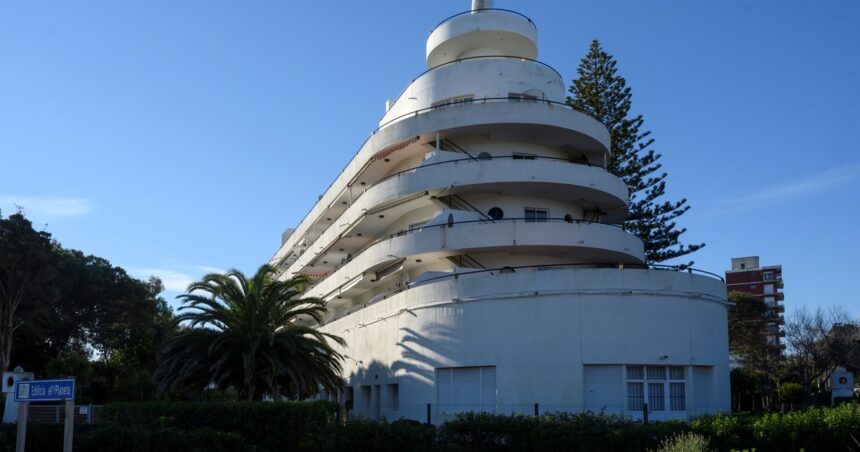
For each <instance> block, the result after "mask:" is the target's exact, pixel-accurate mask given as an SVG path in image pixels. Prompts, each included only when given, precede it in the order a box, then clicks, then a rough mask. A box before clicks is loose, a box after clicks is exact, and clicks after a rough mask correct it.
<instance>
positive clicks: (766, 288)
mask: <svg viewBox="0 0 860 452" xmlns="http://www.w3.org/2000/svg"><path fill="white" fill-rule="evenodd" d="M764 293H773V284H765V285H764Z"/></svg>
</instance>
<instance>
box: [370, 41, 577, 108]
mask: <svg viewBox="0 0 860 452" xmlns="http://www.w3.org/2000/svg"><path fill="white" fill-rule="evenodd" d="M490 66H493V67H490ZM487 73H492V74H498V73H504V74H508V77H504V78H499V77H495V78H493V80H492V81H493V83H488V82H489V79H488V77H487ZM511 74H516V76H511ZM452 81H456V83H453V82H452ZM524 86H529V87H530V89H523V87H524ZM476 88H477V89H478V90H479V91H477V92H476V91H475V89H476ZM565 90H566V88H565V86H564V80H563V77H562V76H561V74H560V73H559V72H558V71H557V70H556V69H555V68H554V67H552V66H550V65H549V64H546V63H544V62H541V61H538V60H535V59H531V58H522V57H512V56H507V55H484V56H474V57H466V58H458V59H456V60H454V61H449V62H446V63H442V64H440V65H438V66H434V67H432V68H430V69H427V70H426V71H424V72H422V73H421V74H419V75H418V76H417V77H415V78H413V79H412V81H411V82H409V84H408V85H406V87H405V88H403V91H401V92H400V94H399V95H398V96H397V97H396V98H395V99H396V100H395V102H394V105H392V106H391V107H390V108H389V109H388V111H386V112H385V114H384V115H383V117H382V119H381V120H380V121H379V123H380V124H385V123H387V122H388V121H390V120H391V119H393V118H396V117H398V116H401V115H403V114H404V113H410V112H412V111H415V110H417V109H421V108H427V107H430V106H431V105H433V104H434V103H435V102H437V101H440V100H442V99H447V98H454V97H456V96H461V95H464V94H467V93H468V94H469V95H471V96H472V97H473V98H477V99H481V98H486V97H489V98H506V97H508V93H512V92H520V93H523V94H531V95H535V97H536V98H537V100H548V99H549V100H555V101H561V100H563V99H564V96H565ZM446 105H448V104H446Z"/></svg>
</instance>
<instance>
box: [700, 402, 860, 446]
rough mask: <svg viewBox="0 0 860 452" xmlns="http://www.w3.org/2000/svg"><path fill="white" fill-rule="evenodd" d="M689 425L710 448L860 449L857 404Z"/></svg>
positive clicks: (713, 419)
mask: <svg viewBox="0 0 860 452" xmlns="http://www.w3.org/2000/svg"><path fill="white" fill-rule="evenodd" d="M690 425H691V427H692V428H693V430H694V431H696V432H697V433H701V434H703V435H705V436H708V437H709V438H710V439H711V447H715V448H717V449H719V450H728V449H732V448H735V449H740V448H747V449H752V448H755V449H756V450H758V451H770V450H773V451H790V450H800V449H804V450H806V451H809V452H812V451H830V450H849V448H853V449H854V450H860V443H857V442H855V440H856V441H860V407H858V406H857V405H847V404H846V405H840V406H838V407H836V408H810V409H807V410H804V411H795V412H791V413H787V414H778V413H770V414H763V415H760V416H749V415H748V416H738V415H733V416H708V417H703V418H699V419H694V420H693V421H692V422H690ZM852 435H853V438H852Z"/></svg>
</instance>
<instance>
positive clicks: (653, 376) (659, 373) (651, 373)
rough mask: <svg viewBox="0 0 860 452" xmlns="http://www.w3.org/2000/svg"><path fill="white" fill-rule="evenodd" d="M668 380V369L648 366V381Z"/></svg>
mask: <svg viewBox="0 0 860 452" xmlns="http://www.w3.org/2000/svg"><path fill="white" fill-rule="evenodd" d="M665 379H666V368H665V367H663V366H660V367H655V366H648V380H649V381H652V380H665Z"/></svg>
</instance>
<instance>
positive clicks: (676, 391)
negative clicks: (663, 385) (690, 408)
mask: <svg viewBox="0 0 860 452" xmlns="http://www.w3.org/2000/svg"><path fill="white" fill-rule="evenodd" d="M684 390H685V388H684V383H669V409H671V410H672V411H684V410H686V409H687V405H686V400H685V397H684V396H685V394H684Z"/></svg>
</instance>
